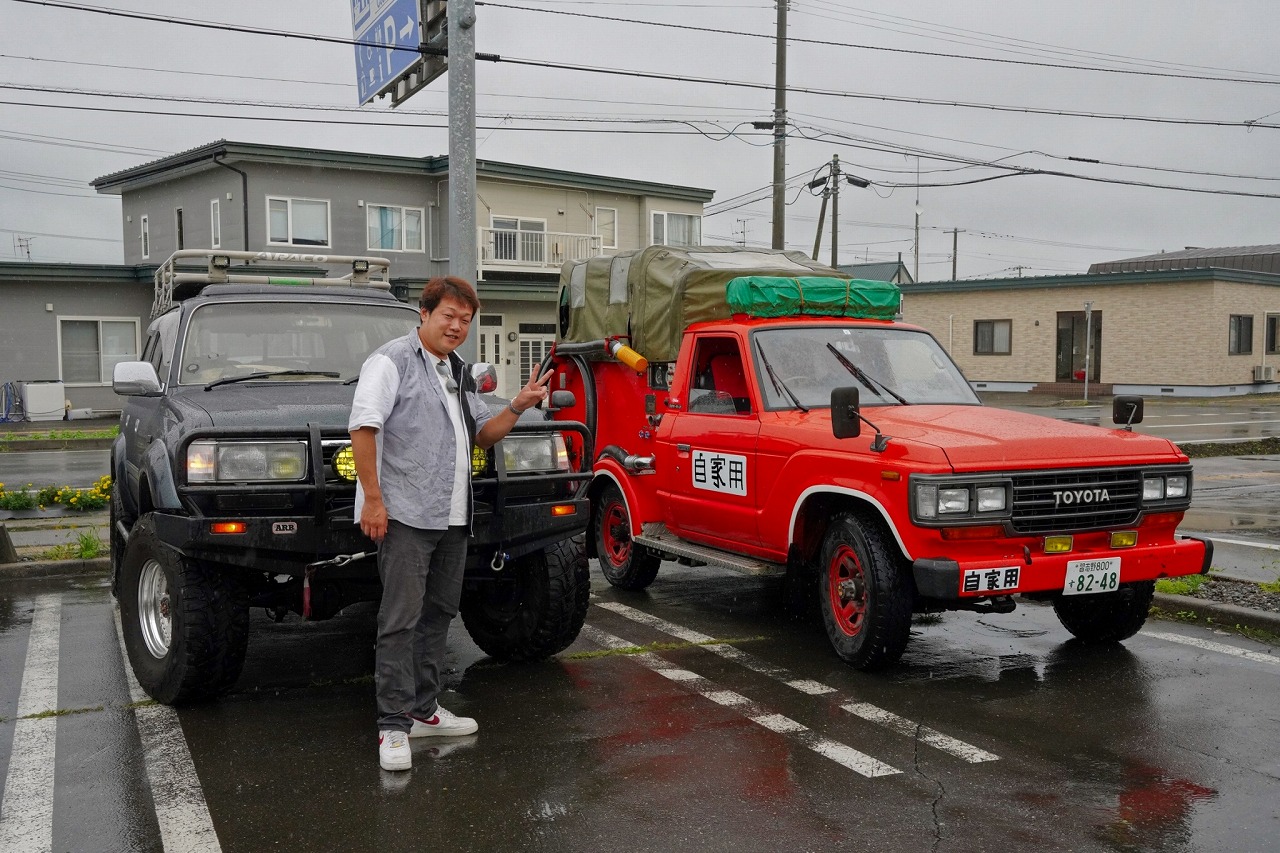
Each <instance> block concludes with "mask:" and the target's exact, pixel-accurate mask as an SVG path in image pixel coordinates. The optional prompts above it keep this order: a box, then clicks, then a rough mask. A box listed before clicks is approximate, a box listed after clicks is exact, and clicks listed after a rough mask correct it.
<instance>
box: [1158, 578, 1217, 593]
mask: <svg viewBox="0 0 1280 853" xmlns="http://www.w3.org/2000/svg"><path fill="white" fill-rule="evenodd" d="M1208 582H1209V578H1208V577H1206V576H1205V575H1185V576H1183V577H1180V578H1162V579H1161V580H1158V581H1156V592H1162V593H1164V594H1165V595H1195V591H1196V590H1198V589H1199V588H1200V587H1202V586H1204V585H1205V584H1206V583H1208Z"/></svg>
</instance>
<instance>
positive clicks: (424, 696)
mask: <svg viewBox="0 0 1280 853" xmlns="http://www.w3.org/2000/svg"><path fill="white" fill-rule="evenodd" d="M419 306H420V310H421V314H422V321H421V325H420V326H418V328H417V329H416V330H415V331H413V332H410V333H409V334H408V335H406V336H405V337H403V338H397V339H396V340H393V341H390V342H388V343H386V344H384V345H383V346H381V347H379V348H378V349H377V350H376V351H374V353H373V354H372V355H370V356H369V358H368V359H366V361H365V363H364V366H363V367H361V368H360V382H359V384H358V385H357V386H356V392H355V399H354V400H353V401H352V405H351V419H350V421H349V423H348V425H347V426H348V429H349V430H350V431H351V449H352V452H353V453H354V454H355V463H356V472H357V478H358V482H357V485H356V505H355V514H356V518H358V519H359V521H360V529H361V530H363V531H364V532H365V534H366V535H367V536H369V538H371V539H373V540H374V541H375V542H377V543H378V574H379V575H380V576H381V578H382V604H381V607H380V608H379V610H378V645H377V652H376V674H375V684H376V692H377V697H378V762H379V764H380V765H381V766H382V769H384V770H408V769H409V768H410V767H411V766H412V764H413V760H412V756H411V754H410V752H409V741H408V738H411V737H430V736H447V735H467V734H471V733H473V732H475V731H476V729H477V728H478V727H477V725H476V721H475V720H473V719H471V718H469V717H457V716H454V715H453V714H451V713H449V712H448V711H447V710H445V709H444V708H443V707H441V705H440V704H439V702H438V701H437V697H438V696H439V693H440V666H441V662H442V660H443V658H444V651H445V637H446V635H447V634H448V631H449V623H450V622H451V621H452V620H453V617H454V616H455V615H456V614H457V612H458V601H459V599H460V597H461V595H462V575H463V570H464V567H465V563H466V556H467V538H468V536H469V535H470V527H471V513H472V497H471V448H472V445H473V444H474V445H477V446H479V447H482V448H489V447H492V446H493V445H494V444H496V443H497V442H498V441H499V440H501V439H502V437H503V436H505V435H506V434H507V433H508V432H510V431H511V428H512V427H513V426H515V423H516V420H517V419H518V417H519V416H520V413H521V412H523V411H524V410H525V409H527V408H529V407H530V406H534V405H537V404H538V403H539V402H541V401H543V400H544V399H546V397H547V393H548V392H547V383H548V381H549V380H550V378H551V372H550V371H548V372H547V373H546V375H544V376H541V377H539V376H537V375H536V374H535V375H534V376H531V377H530V378H529V382H528V384H527V385H525V386H524V387H523V388H521V389H520V392H519V393H518V394H517V395H516V397H515V399H514V400H512V401H511V403H510V404H508V405H507V407H506V408H505V409H503V410H502V411H501V412H500V413H498V414H496V415H492V414H491V413H490V411H489V407H488V406H487V405H486V404H485V402H484V401H483V400H481V399H480V397H479V395H477V394H476V393H475V383H474V380H472V379H471V377H470V376H469V375H467V374H466V373H465V372H464V368H465V366H466V365H465V364H464V363H463V361H462V359H461V358H459V357H458V356H457V355H455V354H454V350H455V349H457V348H458V346H459V345H461V343H462V342H463V341H464V340H466V337H467V331H468V329H469V327H470V325H471V320H472V318H474V317H475V314H476V312H477V311H479V310H480V301H479V300H478V299H477V298H476V295H475V291H474V290H473V289H472V287H471V285H470V284H468V283H467V282H466V281H463V280H462V279H460V278H455V277H453V276H448V277H439V278H433V279H431V280H430V281H428V282H427V284H426V286H425V287H424V288H423V289H422V297H421V299H420V300H419Z"/></svg>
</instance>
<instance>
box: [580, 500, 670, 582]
mask: <svg viewBox="0 0 1280 853" xmlns="http://www.w3.org/2000/svg"><path fill="white" fill-rule="evenodd" d="M591 531H592V534H593V535H594V536H595V545H596V556H597V557H598V558H599V560H600V571H601V572H603V573H604V578H605V580H607V581H608V582H609V583H610V584H612V585H613V586H616V587H618V588H619V589H629V590H641V589H645V588H646V587H648V586H649V584H651V583H653V579H654V578H656V577H657V576H658V568H659V567H660V566H661V565H662V561H661V560H660V559H659V558H658V555H657V554H655V553H653V552H652V551H650V550H649V549H648V548H646V547H644V546H643V545H637V544H636V543H635V542H633V541H632V540H631V515H630V513H629V512H628V511H627V502H626V499H624V498H623V497H622V491H621V490H620V489H619V488H618V487H617V486H616V485H614V484H613V483H608V484H607V485H605V487H604V488H603V489H601V490H600V495H599V497H597V498H596V502H595V506H594V507H593V509H592V513H591Z"/></svg>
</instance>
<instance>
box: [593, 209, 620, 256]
mask: <svg viewBox="0 0 1280 853" xmlns="http://www.w3.org/2000/svg"><path fill="white" fill-rule="evenodd" d="M596 236H597V237H599V238H600V248H602V249H616V248H618V210H617V208H614V207H597V208H596Z"/></svg>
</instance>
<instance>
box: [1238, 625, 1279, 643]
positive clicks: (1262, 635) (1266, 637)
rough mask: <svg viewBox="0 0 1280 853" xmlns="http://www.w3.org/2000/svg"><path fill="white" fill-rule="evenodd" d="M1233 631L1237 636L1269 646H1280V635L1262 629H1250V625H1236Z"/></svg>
mask: <svg viewBox="0 0 1280 853" xmlns="http://www.w3.org/2000/svg"><path fill="white" fill-rule="evenodd" d="M1233 630H1235V632H1236V633H1237V634H1240V635H1242V636H1245V637H1248V638H1249V639H1250V640H1256V641H1258V642H1259V643H1265V644H1266V645H1268V646H1280V634H1276V633H1273V632H1271V631H1266V630H1263V629H1262V628H1250V627H1249V626H1248V625H1236V626H1235V628H1234V629H1233Z"/></svg>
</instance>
